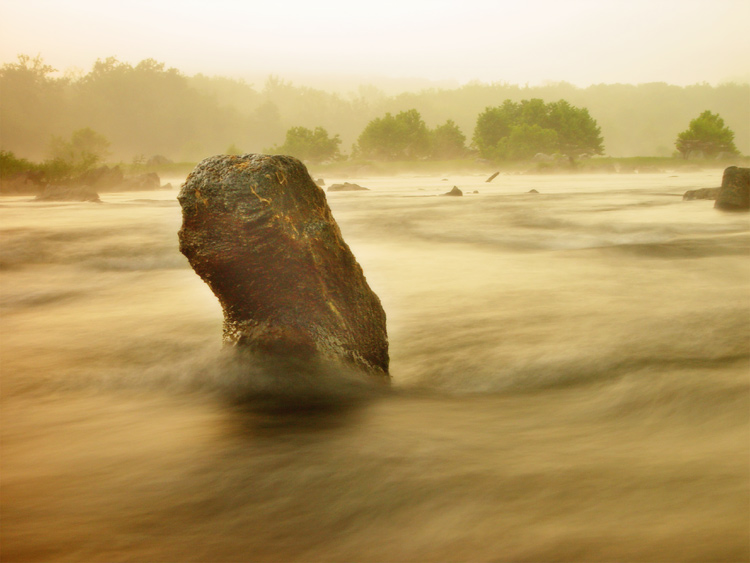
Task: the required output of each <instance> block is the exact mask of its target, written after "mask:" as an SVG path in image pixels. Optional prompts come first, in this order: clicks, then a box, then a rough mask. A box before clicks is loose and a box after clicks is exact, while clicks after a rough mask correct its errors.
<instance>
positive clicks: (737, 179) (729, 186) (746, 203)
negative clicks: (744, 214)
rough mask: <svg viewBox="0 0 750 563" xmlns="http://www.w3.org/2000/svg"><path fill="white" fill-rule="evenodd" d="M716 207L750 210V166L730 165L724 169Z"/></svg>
mask: <svg viewBox="0 0 750 563" xmlns="http://www.w3.org/2000/svg"><path fill="white" fill-rule="evenodd" d="M714 207H715V208H716V209H723V210H725V211H748V210H750V168H739V167H737V166H730V167H729V168H726V169H725V170H724V175H723V177H722V179H721V188H719V193H718V194H717V196H716V203H715V204H714Z"/></svg>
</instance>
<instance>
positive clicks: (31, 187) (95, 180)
mask: <svg viewBox="0 0 750 563" xmlns="http://www.w3.org/2000/svg"><path fill="white" fill-rule="evenodd" d="M48 186H50V187H51V188H52V190H51V192H50V193H52V192H55V191H59V188H61V187H66V188H68V190H69V191H70V193H71V194H72V193H74V192H75V189H76V188H85V189H86V190H88V192H93V193H103V192H128V191H150V190H158V189H171V187H172V186H171V184H166V185H165V186H162V185H161V180H160V178H159V175H158V174H157V173H156V172H146V173H143V174H136V175H132V176H126V175H125V174H124V173H123V172H122V169H121V168H120V167H119V166H112V167H109V166H100V167H98V168H92V169H91V170H87V171H86V172H84V173H82V174H80V175H78V176H75V177H73V178H67V179H63V180H54V181H53V182H50V181H49V180H48V179H47V178H46V177H45V176H44V174H43V173H42V172H20V173H18V174H15V175H13V176H12V177H10V178H4V179H3V180H2V181H0V194H1V195H39V196H43V197H46V196H45V195H44V194H45V192H46V191H47V187H48Z"/></svg>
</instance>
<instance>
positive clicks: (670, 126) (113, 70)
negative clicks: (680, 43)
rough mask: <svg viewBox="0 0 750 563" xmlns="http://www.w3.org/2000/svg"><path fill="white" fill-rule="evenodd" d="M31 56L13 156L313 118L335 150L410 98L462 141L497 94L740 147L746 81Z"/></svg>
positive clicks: (749, 106) (117, 148)
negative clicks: (196, 70) (695, 130)
mask: <svg viewBox="0 0 750 563" xmlns="http://www.w3.org/2000/svg"><path fill="white" fill-rule="evenodd" d="M48 66H49V65H47V64H46V63H45V61H44V59H43V58H39V59H37V61H36V62H35V63H33V64H32V63H30V62H29V63H26V65H25V66H24V65H21V64H19V63H8V64H6V66H5V67H4V68H3V71H0V89H1V90H2V97H3V103H2V105H0V122H2V128H3V134H2V138H1V140H0V144H1V145H2V147H1V148H2V149H4V150H10V151H12V152H14V153H15V154H16V155H18V156H22V157H26V158H34V159H42V158H44V157H46V156H48V152H47V151H48V147H49V143H50V139H51V138H52V136H53V135H57V136H60V137H63V138H68V137H69V136H70V134H71V132H72V131H74V130H76V129H79V128H82V127H91V128H93V129H94V130H95V131H97V132H98V133H100V134H102V135H104V137H105V138H106V139H107V140H109V141H110V143H111V146H110V151H111V153H110V155H109V158H110V159H111V160H112V161H115V162H116V161H123V162H126V163H129V162H131V161H133V160H134V159H138V158H143V157H145V158H148V157H150V156H152V155H156V154H160V155H164V156H166V157H167V158H169V159H171V160H174V161H178V162H179V161H182V162H185V161H186V162H196V161H198V160H200V159H202V158H204V157H205V156H207V155H210V154H219V153H224V152H226V151H227V150H228V148H229V147H230V146H232V145H233V146H235V147H236V148H237V149H238V150H240V151H241V152H265V151H267V150H269V149H270V148H271V147H273V146H274V145H277V144H281V143H282V142H283V140H284V135H285V133H286V131H287V130H288V129H289V128H291V127H298V126H303V127H308V128H310V129H313V128H315V127H318V126H321V127H324V128H325V129H326V130H327V131H328V132H329V134H330V135H331V136H333V135H339V137H340V138H341V141H342V145H341V149H342V152H343V153H344V154H348V153H350V152H351V149H352V145H353V144H354V143H355V142H356V140H357V138H358V136H359V135H360V134H361V133H362V131H363V130H364V128H365V127H366V126H367V124H368V123H369V122H370V121H371V120H373V119H375V118H378V117H382V116H383V115H385V113H387V112H390V113H392V114H396V113H398V112H400V111H405V110H409V109H412V108H413V109H416V110H417V111H419V112H420V114H421V116H422V118H423V119H424V121H425V122H426V124H427V126H428V127H435V126H437V125H440V124H442V123H444V122H445V121H446V120H448V119H451V120H453V121H454V122H455V123H456V124H457V125H458V127H459V128H460V129H461V131H462V132H463V134H464V135H465V136H466V138H467V139H468V141H469V142H470V141H471V138H472V135H473V132H474V127H475V125H476V121H477V117H478V115H479V114H480V113H481V112H482V111H484V110H485V109H486V108H487V107H489V106H497V105H501V104H502V103H503V101H504V100H506V99H510V100H513V101H520V100H522V99H531V98H541V99H543V100H545V101H548V102H553V101H557V100H560V99H565V100H567V101H568V102H569V103H571V104H573V105H574V106H577V107H584V108H587V109H588V110H589V113H590V115H591V117H592V118H593V119H595V120H596V122H597V124H598V125H599V126H600V127H601V131H602V136H603V138H604V150H605V153H606V154H607V155H611V156H618V157H619V156H670V155H672V153H673V152H674V150H675V147H674V142H675V140H676V138H677V135H678V133H680V132H681V131H684V130H685V129H686V128H687V127H688V125H689V123H690V120H692V119H694V118H695V117H697V116H698V115H699V114H700V113H702V112H703V111H705V110H706V109H709V110H710V111H712V112H715V113H719V114H720V115H721V116H722V118H723V119H724V120H725V123H726V125H727V126H728V127H729V128H730V129H732V130H733V131H734V133H735V144H736V145H737V148H738V149H739V150H740V152H742V153H745V154H747V153H750V84H734V83H731V84H723V85H719V86H711V85H708V84H700V85H694V86H685V87H683V86H675V85H669V84H666V83H654V84H642V85H637V86H636V85H628V84H600V85H594V86H588V87H586V88H580V87H576V86H573V85H572V84H569V83H565V82H563V83H553V84H548V85H544V86H535V87H532V86H529V87H526V86H518V85H513V84H505V83H496V84H482V83H479V82H476V83H469V84H466V85H464V86H460V87H456V88H436V87H433V88H428V89H420V90H417V91H412V92H400V93H396V94H388V93H386V92H385V91H384V90H381V89H379V88H378V87H376V86H374V85H372V84H369V85H368V84H361V85H359V86H357V88H356V90H352V91H348V92H345V93H335V92H329V91H325V90H322V89H316V88H312V87H308V86H299V85H295V84H294V83H292V82H290V81H287V80H284V79H282V78H280V77H278V76H270V77H267V78H266V80H265V82H264V83H262V84H250V83H247V82H245V81H242V80H237V79H232V78H228V77H220V76H208V75H204V74H198V75H193V76H187V75H185V74H183V73H182V72H181V71H180V70H179V69H176V68H169V67H167V66H166V65H165V64H164V63H163V62H160V61H155V60H153V59H146V60H143V61H138V62H136V63H134V64H131V63H129V62H125V61H120V60H118V59H116V58H113V57H110V58H103V59H100V60H99V61H97V62H96V63H95V64H94V65H93V67H92V68H91V70H90V71H88V72H86V73H84V74H82V75H80V76H78V77H75V78H56V77H55V73H53V72H49V68H46V67H48Z"/></svg>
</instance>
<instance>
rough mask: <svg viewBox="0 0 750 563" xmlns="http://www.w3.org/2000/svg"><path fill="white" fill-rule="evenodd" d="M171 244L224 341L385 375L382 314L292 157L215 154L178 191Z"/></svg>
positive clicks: (322, 201) (318, 192)
mask: <svg viewBox="0 0 750 563" xmlns="http://www.w3.org/2000/svg"><path fill="white" fill-rule="evenodd" d="M178 199H179V201H180V205H182V217H183V223H182V228H181V229H180V232H179V239H180V250H181V251H182V253H183V254H185V256H187V258H188V260H189V261H190V265H191V266H192V267H193V269H194V270H195V271H196V273H197V274H198V275H199V276H200V277H201V278H202V279H203V280H204V281H205V282H206V283H207V284H208V285H209V287H210V288H211V290H212V291H213V292H214V294H215V295H216V296H217V297H218V299H219V302H220V303H221V306H222V308H223V310H224V342H225V344H226V345H230V346H236V347H239V348H241V349H248V350H251V351H255V352H260V353H264V354H270V355H272V356H276V357H291V358H302V359H313V358H317V357H323V358H327V359H334V360H343V361H345V362H348V363H350V364H354V365H356V366H358V367H360V368H363V369H364V370H365V371H367V372H370V373H375V374H378V375H383V376H387V375H388V338H387V334H386V324H385V313H384V311H383V308H382V306H381V304H380V300H379V299H378V297H377V295H375V293H373V291H372V290H371V289H370V287H369V286H368V284H367V281H366V280H365V277H364V274H363V273H362V268H361V267H360V266H359V264H358V263H357V261H356V259H355V258H354V256H353V255H352V252H351V250H350V249H349V247H348V246H347V244H346V243H345V242H344V240H343V238H342V236H341V232H340V230H339V228H338V225H337V224H336V221H335V220H334V218H333V216H332V215H331V211H330V209H329V207H328V204H327V202H326V198H325V193H324V192H323V190H322V189H320V188H319V187H318V186H317V185H315V182H313V180H312V178H310V175H309V174H308V172H307V169H306V168H305V166H304V165H303V164H302V163H301V162H300V161H299V160H297V159H296V158H292V157H289V156H270V155H260V154H245V155H242V156H229V155H222V156H214V157H211V158H208V159H206V160H204V161H202V162H200V163H199V164H198V165H197V166H196V168H195V169H194V170H193V171H192V172H191V173H190V175H189V176H188V178H187V180H186V181H185V184H184V185H183V186H182V189H181V190H180V194H179V196H178Z"/></svg>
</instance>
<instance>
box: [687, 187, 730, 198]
mask: <svg viewBox="0 0 750 563" xmlns="http://www.w3.org/2000/svg"><path fill="white" fill-rule="evenodd" d="M720 189H721V188H698V189H697V190H688V191H686V192H685V193H684V194H683V195H682V199H683V200H685V201H690V200H694V199H716V196H717V195H718V193H719V190H720Z"/></svg>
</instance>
